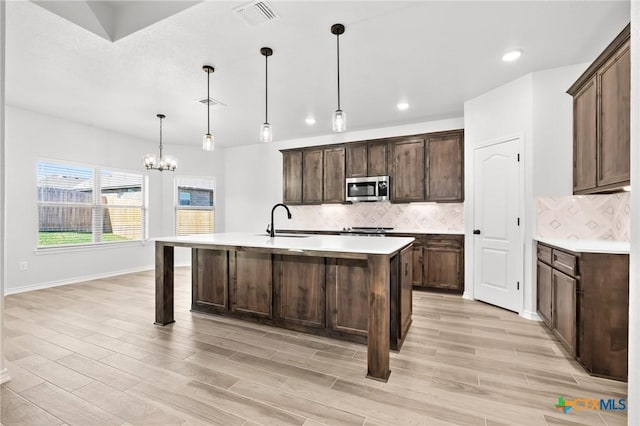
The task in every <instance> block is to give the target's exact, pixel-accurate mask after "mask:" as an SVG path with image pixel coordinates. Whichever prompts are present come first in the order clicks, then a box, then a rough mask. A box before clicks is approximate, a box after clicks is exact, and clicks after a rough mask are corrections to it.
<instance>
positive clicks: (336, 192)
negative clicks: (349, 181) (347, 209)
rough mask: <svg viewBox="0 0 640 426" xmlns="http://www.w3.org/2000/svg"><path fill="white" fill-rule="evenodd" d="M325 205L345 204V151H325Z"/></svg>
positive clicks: (341, 149) (337, 149)
mask: <svg viewBox="0 0 640 426" xmlns="http://www.w3.org/2000/svg"><path fill="white" fill-rule="evenodd" d="M323 155H324V188H323V197H322V201H323V202H324V203H342V202H344V191H345V182H344V179H345V178H344V167H345V164H344V162H345V149H344V147H341V148H328V149H325V150H324V154H323Z"/></svg>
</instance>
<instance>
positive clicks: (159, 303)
mask: <svg viewBox="0 0 640 426" xmlns="http://www.w3.org/2000/svg"><path fill="white" fill-rule="evenodd" d="M172 322H175V321H174V319H173V246H168V245H165V244H164V243H162V242H159V241H156V321H155V322H154V324H156V325H167V324H171V323H172Z"/></svg>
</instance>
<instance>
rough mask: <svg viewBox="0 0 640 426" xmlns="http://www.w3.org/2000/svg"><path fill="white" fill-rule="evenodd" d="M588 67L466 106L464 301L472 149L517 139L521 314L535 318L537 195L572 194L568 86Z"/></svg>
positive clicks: (518, 83) (468, 275) (555, 72)
mask: <svg viewBox="0 0 640 426" xmlns="http://www.w3.org/2000/svg"><path fill="white" fill-rule="evenodd" d="M586 68H587V64H580V65H572V66H567V67H561V68H556V69H551V70H546V71H541V72H536V73H532V74H528V75H526V76H524V77H521V78H519V79H517V80H514V81H512V82H510V83H508V84H505V85H503V86H501V87H498V88H496V89H494V90H492V91H490V92H488V93H485V94H483V95H481V96H478V97H477V98H474V99H471V100H469V101H467V102H465V109H464V120H465V198H466V200H465V201H466V202H465V217H466V218H467V220H465V234H466V241H465V246H466V247H467V250H465V283H467V284H469V285H466V286H465V287H466V288H465V297H468V298H473V287H472V286H471V285H470V284H471V283H473V278H474V276H473V250H472V247H473V242H474V238H473V234H472V230H473V228H474V224H473V205H474V203H473V150H474V148H475V147H477V146H478V145H482V144H485V143H487V142H491V141H498V140H503V139H506V138H510V137H514V136H516V137H521V138H522V144H523V146H522V152H521V159H522V167H524V183H523V197H524V221H523V222H522V223H523V225H524V228H523V234H524V265H523V271H524V280H523V283H524V285H523V286H522V290H523V305H522V310H521V312H520V314H521V315H522V316H524V317H526V318H531V319H536V318H537V315H536V314H535V311H536V308H535V306H536V293H535V290H536V287H535V268H533V265H534V264H535V263H534V261H533V260H534V252H535V250H534V241H533V237H534V236H535V218H536V202H535V197H536V196H539V195H560V194H571V192H572V179H573V178H572V170H573V166H572V158H573V155H572V149H573V148H572V144H573V142H572V101H571V96H569V95H568V94H566V93H565V92H566V90H567V88H569V86H570V85H571V84H572V83H573V82H574V81H575V80H576V79H577V78H578V77H579V76H580V74H581V73H582V72H583V71H584V70H585V69H586Z"/></svg>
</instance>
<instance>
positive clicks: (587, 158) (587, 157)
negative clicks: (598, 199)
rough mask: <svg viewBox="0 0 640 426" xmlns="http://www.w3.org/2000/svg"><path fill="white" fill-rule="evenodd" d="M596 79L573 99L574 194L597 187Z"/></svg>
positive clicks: (587, 84)
mask: <svg viewBox="0 0 640 426" xmlns="http://www.w3.org/2000/svg"><path fill="white" fill-rule="evenodd" d="M596 97H597V90H596V79H595V77H594V78H593V79H591V80H590V81H589V82H588V83H586V84H585V86H584V87H583V88H582V89H581V90H580V91H579V92H578V93H576V95H575V96H574V97H573V192H574V193H579V192H580V191H589V190H592V189H593V188H595V187H596V136H597V128H596V116H597V108H596V105H597V102H596Z"/></svg>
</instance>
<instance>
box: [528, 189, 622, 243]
mask: <svg viewBox="0 0 640 426" xmlns="http://www.w3.org/2000/svg"><path fill="white" fill-rule="evenodd" d="M537 210H538V214H537V216H538V217H537V234H538V237H544V238H561V239H574V240H583V239H584V240H616V241H629V224H630V220H631V216H630V213H631V206H630V194H629V193H628V192H622V193H618V194H607V195H574V196H561V197H540V198H538V200H537Z"/></svg>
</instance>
